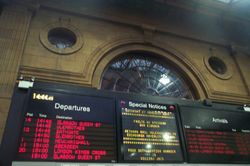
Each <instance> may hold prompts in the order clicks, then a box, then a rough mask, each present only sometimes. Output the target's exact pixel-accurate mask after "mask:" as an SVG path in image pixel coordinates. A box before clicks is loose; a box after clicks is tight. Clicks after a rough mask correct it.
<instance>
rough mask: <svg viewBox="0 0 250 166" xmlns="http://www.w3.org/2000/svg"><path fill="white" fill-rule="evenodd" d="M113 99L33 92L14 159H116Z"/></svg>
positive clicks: (98, 160)
mask: <svg viewBox="0 0 250 166" xmlns="http://www.w3.org/2000/svg"><path fill="white" fill-rule="evenodd" d="M114 105H115V101H114V100H113V99H109V98H105V97H102V98H100V97H91V96H80V95H72V94H63V93H55V92H43V91H33V92H31V95H30V98H29V102H28V104H27V108H26V112H25V118H24V122H23V127H22V131H21V133H20V143H19V148H18V150H17V156H16V160H28V161H32V160H40V161H79V162H80V161H87V162H91V161H93V162H116V135H115V133H116V129H115V119H114V116H115V114H114V112H115V110H114V109H115V106H114Z"/></svg>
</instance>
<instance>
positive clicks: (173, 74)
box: [101, 53, 194, 99]
mask: <svg viewBox="0 0 250 166" xmlns="http://www.w3.org/2000/svg"><path fill="white" fill-rule="evenodd" d="M164 62H166V61H164V60H163V59H160V58H158V57H155V56H152V55H151V54H143V53H127V54H126V55H124V56H122V57H120V58H118V59H115V60H113V61H112V62H111V63H110V65H109V66H108V67H107V69H106V71H105V72H104V73H103V77H102V84H101V89H106V90H112V91H122V92H134V93H139V94H148V95H156V96H166V97H173V98H185V99H194V94H193V93H192V91H191V88H190V86H189V85H188V83H187V82H186V81H185V80H184V79H183V76H182V75H181V74H180V73H179V72H178V71H177V70H176V69H175V68H174V67H173V66H172V65H170V64H167V63H164Z"/></svg>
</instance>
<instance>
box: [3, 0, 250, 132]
mask: <svg viewBox="0 0 250 166" xmlns="http://www.w3.org/2000/svg"><path fill="white" fill-rule="evenodd" d="M87 2H89V1H86V4H84V3H83V2H81V1H76V2H75V3H69V4H68V2H67V1H64V0H59V1H57V0H49V1H47V0H44V1H42V2H41V4H38V2H32V3H36V4H35V5H34V4H33V5H30V4H29V3H30V2H29V3H27V4H26V3H24V4H22V3H21V4H19V5H18V6H13V5H7V6H6V7H5V8H4V10H3V13H2V14H1V19H0V22H1V24H0V42H1V43H0V47H1V52H0V63H1V66H0V67H1V70H0V74H1V77H0V92H1V93H0V114H1V115H0V117H1V118H0V137H1V135H2V132H3V128H4V124H5V121H6V117H7V113H8V109H9V105H10V101H11V94H12V91H13V86H14V85H15V82H16V79H17V77H18V74H19V75H21V74H22V75H23V76H24V77H36V80H42V81H49V82H55V83H63V84H69V85H81V86H87V87H95V88H100V81H101V75H102V73H103V71H104V70H105V67H106V66H107V64H108V63H109V62H110V61H111V60H112V59H113V58H115V57H117V56H119V55H121V54H123V53H125V52H128V51H144V52H145V51H146V52H151V53H154V54H157V55H159V56H162V57H164V58H165V60H166V62H169V63H172V64H174V65H176V66H178V68H179V69H180V71H181V72H183V74H184V75H185V76H186V77H187V78H188V79H189V80H190V82H191V83H192V84H193V85H194V86H195V91H196V92H195V93H196V94H197V96H198V98H199V99H201V100H202V99H205V98H209V99H212V100H214V101H217V102H226V103H233V104H243V103H250V92H249V91H250V75H249V72H250V67H249V64H248V63H249V60H250V56H249V49H247V48H245V47H244V44H239V43H234V44H233V46H232V47H229V45H231V43H233V40H231V39H230V36H227V33H226V32H223V30H224V29H223V27H221V26H220V24H217V21H218V20H214V17H209V16H207V15H204V20H205V21H206V25H209V23H211V24H212V29H210V28H208V27H207V26H205V25H203V26H202V25H201V24H200V22H204V20H202V19H201V18H199V19H198V17H197V16H194V17H195V18H196V21H191V20H190V19H191V16H192V14H191V13H189V12H187V13H186V14H185V13H184V14H183V12H182V14H179V15H180V16H179V15H178V14H174V13H175V12H176V11H172V13H171V12H170V13H169V14H168V16H167V17H166V18H161V17H159V14H157V13H156V14H154V13H153V14H147V15H145V12H140V11H139V12H138V13H136V11H135V10H131V9H123V8H119V6H118V7H117V6H112V5H107V4H105V5H104V6H102V7H100V6H96V5H94V4H92V3H87ZM34 6H35V7H37V8H36V10H35V11H34V10H33V7H34ZM28 9H29V10H28ZM31 10H32V11H33V15H32V13H31ZM128 11H129V12H128ZM195 15H196V14H195ZM173 16H175V17H173ZM174 18H175V19H174ZM180 19H181V20H180ZM197 19H198V20H200V22H199V21H197ZM223 25H224V24H223ZM54 27H65V28H68V29H70V30H72V31H73V32H75V34H76V36H77V38H78V41H77V46H76V47H75V48H72V49H71V50H67V51H65V52H64V51H60V50H57V49H54V48H53V47H52V46H51V45H50V43H49V42H48V41H47V34H48V31H49V30H50V29H52V28H54ZM211 56H215V57H218V58H220V59H222V60H223V61H224V63H225V64H226V65H227V69H228V70H227V72H226V74H225V75H218V74H216V73H214V72H213V70H211V67H210V66H209V65H208V63H207V60H208V58H209V57H211Z"/></svg>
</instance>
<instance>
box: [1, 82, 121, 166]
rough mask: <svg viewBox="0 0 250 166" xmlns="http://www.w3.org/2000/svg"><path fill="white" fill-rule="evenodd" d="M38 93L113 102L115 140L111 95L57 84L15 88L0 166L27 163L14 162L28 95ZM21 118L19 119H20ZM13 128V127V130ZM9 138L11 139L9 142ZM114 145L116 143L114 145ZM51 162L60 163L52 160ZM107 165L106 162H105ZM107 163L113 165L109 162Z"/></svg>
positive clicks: (3, 141) (112, 96) (39, 84)
mask: <svg viewBox="0 0 250 166" xmlns="http://www.w3.org/2000/svg"><path fill="white" fill-rule="evenodd" d="M33 90H35V91H40V92H56V93H63V94H65V93H66V94H68V95H70V94H73V95H78V96H90V97H98V98H108V99H111V100H113V103H114V104H113V105H112V109H113V110H114V112H113V120H114V121H113V125H114V134H115V135H114V137H115V141H116V138H117V135H116V131H117V129H116V111H115V97H114V95H113V94H112V93H108V92H105V91H104V92H102V91H101V92H100V91H98V90H96V89H91V88H84V87H77V86H67V85H57V84H51V83H48V84H47V83H45V84H44V83H38V84H37V86H36V85H35V86H34V87H33V88H31V89H28V90H24V89H19V88H18V87H16V88H15V93H14V95H13V98H12V103H11V108H10V111H9V115H8V119H7V123H6V128H5V133H4V136H3V140H2V144H1V149H0V152H1V153H0V154H1V156H0V157H1V158H0V164H2V165H4V166H11V163H12V161H27V160H15V158H16V155H17V152H18V147H19V144H20V135H21V132H22V127H23V122H24V119H25V113H26V109H27V107H28V104H29V102H30V95H31V94H32V91H33ZM20 92H22V93H24V94H22V97H21V98H22V100H20ZM16 112H18V113H19V114H18V116H17V115H16ZM20 117H21V118H20ZM13 126H15V127H14V128H13ZM9 138H12V139H11V140H10V139H9ZM115 144H116V143H115ZM117 157H118V156H117V148H115V158H116V160H115V161H114V163H116V162H117ZM36 161H37V162H39V160H31V161H27V162H36ZM40 161H43V162H51V161H52V160H50V161H49V160H47V161H44V160H40ZM53 162H61V161H56V160H53ZM62 162H78V163H79V162H81V163H87V162H89V163H93V164H94V163H103V162H102V161H100V162H98V161H94V162H93V161H62ZM107 163H108V162H107ZM109 163H113V161H112V162H109ZM2 165H0V166H2Z"/></svg>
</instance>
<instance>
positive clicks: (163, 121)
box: [118, 100, 183, 162]
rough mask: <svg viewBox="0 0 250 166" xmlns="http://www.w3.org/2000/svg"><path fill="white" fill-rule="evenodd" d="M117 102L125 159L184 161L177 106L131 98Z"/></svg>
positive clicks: (138, 160) (132, 160)
mask: <svg viewBox="0 0 250 166" xmlns="http://www.w3.org/2000/svg"><path fill="white" fill-rule="evenodd" d="M118 102H119V103H118V105H119V111H120V113H121V124H122V129H121V130H122V133H121V134H122V147H121V148H122V157H123V160H124V161H128V162H136V161H137V162H181V161H183V157H182V151H181V145H180V140H179V134H178V129H177V123H176V110H175V106H170V105H166V104H155V103H146V102H136V101H128V100H120V101H118Z"/></svg>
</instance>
